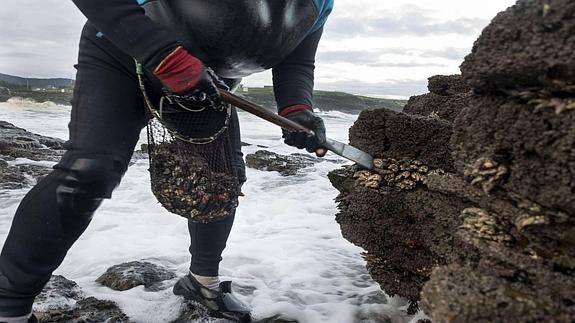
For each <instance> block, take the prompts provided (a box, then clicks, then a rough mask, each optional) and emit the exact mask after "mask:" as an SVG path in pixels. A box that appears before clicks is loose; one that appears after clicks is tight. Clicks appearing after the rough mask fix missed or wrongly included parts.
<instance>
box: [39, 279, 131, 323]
mask: <svg viewBox="0 0 575 323" xmlns="http://www.w3.org/2000/svg"><path fill="white" fill-rule="evenodd" d="M34 314H35V315H36V317H37V318H38V320H39V321H40V322H42V323H60V322H111V323H112V322H113V323H123V322H129V318H128V317H127V316H126V315H125V314H124V313H123V312H122V311H121V310H120V308H119V307H118V305H116V303H114V302H111V301H103V300H99V299H96V298H94V297H86V296H85V294H84V293H83V292H82V291H81V290H80V288H79V287H78V285H77V284H76V283H75V282H73V281H71V280H68V279H66V278H64V277H62V276H52V278H51V279H50V281H49V282H48V284H47V285H46V287H45V288H44V290H43V291H42V293H41V294H40V295H38V297H37V298H36V303H35V304H34Z"/></svg>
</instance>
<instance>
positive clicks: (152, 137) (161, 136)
mask: <svg viewBox="0 0 575 323" xmlns="http://www.w3.org/2000/svg"><path fill="white" fill-rule="evenodd" d="M138 75H139V76H140V86H141V88H142V92H143V94H144V99H145V102H146V105H147V107H148V109H149V111H150V112H151V114H152V115H153V118H150V120H149V122H148V126H147V132H148V153H149V159H150V169H149V171H150V177H151V187H152V192H153V194H154V195H155V196H156V198H157V199H158V201H159V202H160V203H161V204H162V206H163V207H164V208H165V209H166V210H168V211H170V212H171V213H174V214H177V215H180V216H183V217H185V218H188V219H191V220H192V221H195V222H202V223H209V222H213V221H218V220H221V219H223V218H225V217H227V216H229V215H231V214H232V213H233V212H234V210H235V207H236V206H237V205H238V195H239V192H240V188H239V182H238V175H237V169H236V168H235V167H234V166H233V159H234V156H233V147H232V140H231V137H230V136H231V131H230V127H231V126H232V125H230V119H231V118H230V117H231V107H230V106H224V107H223V108H222V109H221V110H215V109H211V108H202V107H193V106H188V105H186V106H181V105H180V104H178V103H176V102H174V101H172V100H170V98H169V97H167V96H160V97H157V98H154V97H152V94H151V93H150V92H149V91H147V90H146V86H145V81H144V78H143V77H142V75H141V73H139V74H138ZM153 102H157V104H154V103H153Z"/></svg>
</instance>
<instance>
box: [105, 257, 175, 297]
mask: <svg viewBox="0 0 575 323" xmlns="http://www.w3.org/2000/svg"><path fill="white" fill-rule="evenodd" d="M173 278H176V274H174V273H173V272H171V271H169V270H168V269H166V268H164V267H162V266H159V265H156V264H152V263H149V262H141V261H132V262H127V263H123V264H119V265H115V266H112V267H110V268H108V270H106V272H105V273H104V274H103V275H102V276H100V277H98V279H96V282H98V283H100V284H102V285H104V286H107V287H110V288H111V289H113V290H117V291H124V290H128V289H131V288H134V287H136V286H140V285H143V286H144V287H145V288H146V289H148V288H151V287H153V286H154V285H155V284H158V283H160V282H162V281H164V280H168V279H173Z"/></svg>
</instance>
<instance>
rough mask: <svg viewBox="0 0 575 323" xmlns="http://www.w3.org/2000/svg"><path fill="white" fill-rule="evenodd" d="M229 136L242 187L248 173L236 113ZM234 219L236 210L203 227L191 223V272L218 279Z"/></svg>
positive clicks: (235, 113)
mask: <svg viewBox="0 0 575 323" xmlns="http://www.w3.org/2000/svg"><path fill="white" fill-rule="evenodd" d="M230 135H231V146H232V149H233V153H234V155H233V156H234V159H233V160H232V163H233V166H234V167H235V168H236V171H237V174H238V179H239V181H240V183H241V184H243V182H245V180H246V175H245V174H246V171H245V164H244V159H243V154H242V150H241V139H240V127H239V122H238V115H237V112H236V111H235V109H234V110H233V112H232V119H231V127H230ZM234 217H235V210H234V212H233V214H232V215H231V216H229V217H227V218H225V219H223V220H220V221H217V222H212V223H206V224H204V223H197V222H193V221H188V229H189V231H190V239H191V244H190V253H191V254H192V262H191V265H190V271H191V272H192V273H194V274H196V275H201V276H218V271H219V265H220V261H221V260H222V252H223V251H224V249H225V247H226V242H227V240H228V236H229V234H230V231H231V229H232V225H233V223H234Z"/></svg>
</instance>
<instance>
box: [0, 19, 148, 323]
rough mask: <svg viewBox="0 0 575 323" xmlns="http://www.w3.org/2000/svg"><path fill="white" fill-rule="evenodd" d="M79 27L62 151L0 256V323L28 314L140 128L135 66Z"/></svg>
mask: <svg viewBox="0 0 575 323" xmlns="http://www.w3.org/2000/svg"><path fill="white" fill-rule="evenodd" d="M96 33H97V30H95V29H94V28H93V27H91V26H90V25H87V26H86V27H85V28H84V31H83V33H82V37H81V41H80V53H79V58H78V65H77V70H78V72H77V77H76V85H75V90H74V98H73V100H72V114H71V121H70V124H69V130H70V140H69V141H68V142H67V143H66V149H67V152H66V153H65V155H64V156H63V158H62V160H61V161H60V162H59V163H58V164H57V165H56V166H55V167H54V168H55V170H54V171H53V172H52V173H50V174H49V175H48V176H47V177H45V178H44V179H43V180H41V181H40V182H39V183H38V184H37V185H36V186H35V187H34V188H32V189H31V190H30V192H29V193H28V194H27V195H26V196H25V197H24V199H23V200H22V202H21V203H20V206H19V207H18V209H17V211H16V214H15V216H14V219H13V222H12V226H11V228H10V232H9V234H8V237H7V239H6V242H5V243H4V246H3V249H2V253H1V255H0V316H19V315H25V314H27V313H29V312H30V310H31V307H32V303H33V300H34V297H35V296H36V295H37V294H38V293H39V292H40V291H41V290H42V288H43V287H44V285H45V284H46V282H47V281H48V280H49V278H50V276H51V274H52V272H53V271H54V270H55V269H56V268H57V267H58V266H59V265H60V264H61V262H62V261H63V259H64V256H65V255H66V253H67V251H68V249H69V248H70V247H71V246H72V244H73V243H74V242H75V241H76V240H77V239H78V237H79V236H80V235H81V234H82V233H83V232H84V230H85V229H86V227H87V226H88V224H89V222H90V220H91V218H92V215H93V213H94V211H95V210H96V209H97V208H98V206H99V205H100V203H101V201H102V200H103V199H106V198H110V197H111V194H112V191H113V189H114V188H115V187H116V186H117V185H118V184H119V182H120V179H121V177H122V175H123V174H124V172H125V171H126V169H127V165H128V162H129V160H130V157H131V155H132V152H133V149H134V146H135V145H136V142H137V140H138V138H139V133H140V130H141V129H142V127H143V126H144V125H145V122H146V118H145V115H144V109H143V103H142V99H141V95H140V93H139V89H138V86H137V81H136V76H135V73H134V62H133V60H132V59H131V58H130V57H128V56H126V55H125V54H123V53H121V52H120V51H119V50H117V49H116V48H115V46H113V45H112V44H111V43H109V42H108V41H106V40H105V39H104V38H100V37H96Z"/></svg>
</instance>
